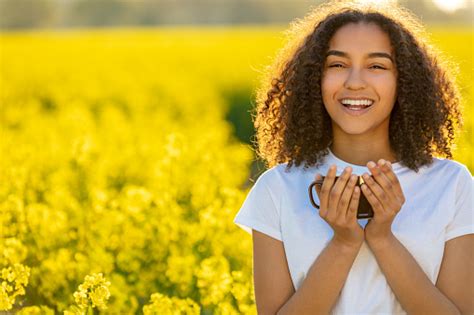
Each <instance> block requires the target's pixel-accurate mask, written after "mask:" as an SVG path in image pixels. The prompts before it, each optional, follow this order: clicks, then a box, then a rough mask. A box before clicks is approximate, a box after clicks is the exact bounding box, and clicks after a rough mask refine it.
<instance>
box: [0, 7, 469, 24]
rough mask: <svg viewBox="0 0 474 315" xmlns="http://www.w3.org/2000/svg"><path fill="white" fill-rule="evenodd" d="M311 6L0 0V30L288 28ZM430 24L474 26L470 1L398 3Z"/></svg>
mask: <svg viewBox="0 0 474 315" xmlns="http://www.w3.org/2000/svg"><path fill="white" fill-rule="evenodd" d="M321 2H323V1H316V0H313V1H310V0H293V1H290V0H200V1H195V0H1V1H0V3H1V6H0V12H1V15H0V17H1V18H0V26H1V27H2V28H4V29H14V28H41V27H48V28H70V27H110V26H124V25H127V26H131V25H134V26H154V25H176V24H193V25H194V24H231V25H236V24H237V25H238V24H248V23H250V24H268V23H288V22H289V21H290V20H292V19H294V18H297V17H300V16H303V15H304V14H305V12H307V10H308V9H309V7H310V6H311V5H315V4H318V3H321ZM398 2H399V3H400V4H402V5H404V6H405V7H407V8H409V9H410V10H411V11H413V12H414V13H415V14H417V15H418V16H419V17H420V18H421V19H422V20H423V22H425V23H429V24H440V23H442V24H446V23H447V24H458V25H466V26H469V25H471V26H472V18H473V15H472V12H473V6H474V2H473V1H470V0H449V1H448V0H399V1H398Z"/></svg>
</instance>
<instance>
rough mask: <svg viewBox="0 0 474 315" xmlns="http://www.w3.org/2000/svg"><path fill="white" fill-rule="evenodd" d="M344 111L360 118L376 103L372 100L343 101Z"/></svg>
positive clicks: (341, 102)
mask: <svg viewBox="0 0 474 315" xmlns="http://www.w3.org/2000/svg"><path fill="white" fill-rule="evenodd" d="M339 103H340V104H341V105H342V107H343V109H344V111H345V112H346V113H348V114H349V115H352V116H360V115H363V114H365V113H366V112H368V111H369V110H370V108H371V107H372V105H373V104H374V101H372V100H345V99H344V100H341V101H339Z"/></svg>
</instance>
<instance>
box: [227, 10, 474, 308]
mask: <svg viewBox="0 0 474 315" xmlns="http://www.w3.org/2000/svg"><path fill="white" fill-rule="evenodd" d="M387 3H388V1H387V2H385V5H383V6H381V5H372V6H370V5H364V4H358V3H355V2H347V1H346V2H341V1H334V2H330V3H326V4H323V5H321V6H319V7H316V8H315V9H314V10H312V11H311V13H310V14H308V15H307V16H306V17H305V18H304V19H302V20H299V21H298V22H297V23H293V24H292V28H291V30H290V31H291V32H290V35H292V36H291V37H290V40H289V41H288V44H287V46H285V48H284V49H283V50H282V51H281V53H280V54H279V55H278V57H277V59H276V62H275V63H274V65H273V66H272V67H271V68H269V71H268V80H267V82H265V84H264V85H263V86H262V87H261V89H260V90H259V91H258V95H257V96H258V97H257V101H258V102H257V104H258V106H257V115H256V120H255V127H256V129H257V139H258V147H259V149H258V153H259V155H260V156H261V157H263V158H264V159H265V160H266V161H267V162H268V164H269V166H270V168H269V169H268V170H266V171H265V172H264V173H263V174H262V175H261V176H260V177H259V178H258V180H257V181H256V183H255V184H254V186H253V187H252V189H251V190H250V192H249V194H248V196H247V198H246V200H245V201H244V203H243V205H242V207H241V209H240V211H239V212H238V214H237V215H236V217H235V219H234V222H235V223H236V224H238V225H239V226H240V227H242V228H243V229H245V230H246V231H247V232H249V233H251V234H252V237H253V246H254V252H253V255H254V265H253V268H254V287H255V298H256V304H257V310H258V313H259V314H299V315H300V314H328V313H332V314H405V313H410V314H460V313H462V314H472V313H473V312H474V306H473V299H472V292H473V290H474V276H473V270H474V257H473V256H474V255H473V249H474V235H473V233H474V223H473V216H474V210H473V198H474V197H473V179H472V175H471V173H470V172H469V170H468V168H467V167H466V166H465V165H463V164H461V163H459V162H457V161H454V160H452V159H451V158H452V155H451V149H450V148H451V146H452V144H453V140H454V138H455V131H456V128H455V127H457V126H462V116H461V110H460V94H459V92H458V90H457V87H456V85H455V81H454V79H453V76H452V74H451V73H450V72H449V67H448V65H447V64H445V63H442V61H441V58H440V57H439V53H437V52H436V51H435V50H434V48H433V47H431V46H429V45H428V44H427V39H426V35H424V33H423V31H422V27H421V26H420V23H419V22H418V21H417V19H416V18H415V17H414V16H413V15H412V14H411V13H410V12H408V11H407V10H406V9H403V8H401V7H398V6H396V5H394V4H392V5H390V4H387ZM434 155H438V157H434ZM303 164H304V165H303ZM322 176H325V178H324V180H323V183H322V185H321V186H316V187H317V188H316V194H315V195H317V196H315V198H316V200H318V204H319V207H320V208H319V210H318V209H316V208H314V207H313V206H312V204H311V203H310V198H309V196H308V187H309V185H310V184H311V183H312V182H313V181H314V180H315V179H320V180H321V179H322ZM336 176H338V178H337V179H336ZM358 176H362V177H363V178H364V182H365V183H364V184H362V185H361V186H360V187H361V188H359V185H356V180H357V178H358ZM362 194H363V196H364V197H365V198H366V200H367V201H368V202H369V203H370V206H371V207H372V209H373V212H374V215H373V217H372V218H370V219H368V220H367V219H357V217H356V213H357V208H358V204H359V200H360V198H361V196H362Z"/></svg>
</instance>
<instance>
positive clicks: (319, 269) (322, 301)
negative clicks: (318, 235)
mask: <svg viewBox="0 0 474 315" xmlns="http://www.w3.org/2000/svg"><path fill="white" fill-rule="evenodd" d="M361 245H362V243H361V244H360V245H357V246H350V245H347V244H344V243H341V242H339V241H337V240H336V239H334V238H333V239H332V240H331V241H330V242H329V243H328V245H327V246H326V248H325V249H324V250H323V251H322V252H321V254H319V256H318V258H317V259H316V260H315V262H314V263H313V265H312V266H311V268H310V269H309V271H308V274H307V275H306V278H305V279H304V281H303V284H302V285H301V287H300V288H299V289H298V290H297V291H296V293H295V294H293V296H292V297H291V298H290V299H289V300H288V301H287V302H286V303H285V304H284V305H283V307H282V308H281V309H280V310H279V311H278V313H277V314H278V315H286V314H298V315H300V314H301V315H303V314H329V312H330V311H331V309H332V307H333V305H334V304H335V302H336V300H337V299H338V297H339V293H340V292H341V289H342V287H343V286H344V282H345V281H346V278H347V275H348V274H349V271H350V269H351V266H352V264H353V263H354V260H355V258H356V257H357V253H358V252H359V249H360V246H361Z"/></svg>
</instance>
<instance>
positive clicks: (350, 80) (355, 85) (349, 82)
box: [344, 68, 367, 90]
mask: <svg viewBox="0 0 474 315" xmlns="http://www.w3.org/2000/svg"><path fill="white" fill-rule="evenodd" d="M366 85H367V83H366V82H365V80H364V78H363V75H362V71H361V70H358V69H355V68H352V69H351V70H350V71H349V72H348V77H347V78H346V81H345V82H344V87H345V88H347V89H350V90H359V89H362V88H365V87H366Z"/></svg>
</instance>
